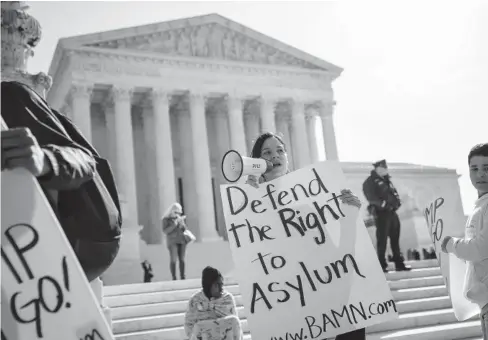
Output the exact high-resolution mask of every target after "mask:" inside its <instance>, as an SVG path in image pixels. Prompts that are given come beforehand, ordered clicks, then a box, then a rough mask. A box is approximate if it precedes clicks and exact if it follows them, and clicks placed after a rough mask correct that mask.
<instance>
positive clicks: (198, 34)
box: [47, 14, 462, 284]
mask: <svg viewBox="0 0 488 340" xmlns="http://www.w3.org/2000/svg"><path fill="white" fill-rule="evenodd" d="M341 72H342V69H341V68H340V67H338V66H335V65H333V64H331V63H329V62H326V61H324V60H321V59H318V58H316V57H314V56H311V55H309V54H307V53H304V52H302V51H300V50H298V49H296V48H293V47H291V46H288V45H286V44H284V43H282V42H279V41H277V40H274V39H272V38H270V37H267V36H265V35H263V34H261V33H259V32H256V31H254V30H252V29H249V28H247V27H244V26H242V25H240V24H238V23H236V22H233V21H231V20H229V19H227V18H224V17H222V16H220V15H217V14H210V15H204V16H199V17H192V18H187V19H180V20H174V21H168V22H163V23H157V24H150V25H145V26H139V27H133V28H125V29H118V30H113V31H107V32H99V33H94V34H88V35H82V36H76V37H70V38H65V39H61V40H60V41H59V43H58V46H57V48H56V51H55V54H54V57H53V61H52V63H51V67H50V70H49V74H50V75H51V76H52V77H53V86H52V88H51V90H50V91H49V93H48V95H47V99H48V101H49V103H50V104H51V105H52V106H53V107H55V108H57V109H59V110H60V111H61V112H63V113H64V114H66V115H67V116H69V117H70V118H71V119H72V120H73V121H74V122H75V123H76V125H77V126H78V127H79V128H80V129H81V130H82V132H83V133H84V135H85V136H86V138H87V139H89V140H90V141H91V142H92V143H93V145H94V146H95V147H96V148H97V150H98V151H99V152H100V154H101V155H102V157H105V158H107V159H108V160H109V161H110V163H111V164H112V166H113V168H114V173H115V176H116V180H117V184H118V188H119V191H120V194H121V201H122V208H123V216H124V225H123V243H122V249H121V252H120V254H119V257H118V258H117V262H116V264H115V265H114V266H113V268H112V269H111V270H109V272H108V273H107V274H106V275H104V281H105V283H106V284H116V283H131V282H142V269H141V267H140V262H141V261H142V260H144V259H147V260H149V261H150V262H151V263H152V265H153V268H154V270H155V279H156V280H164V279H168V278H169V269H168V254H167V250H166V247H165V245H164V237H163V234H162V230H161V216H162V215H163V214H164V212H165V211H166V210H167V208H168V207H169V206H170V205H171V204H172V203H173V202H175V201H178V202H180V203H181V204H182V205H183V207H184V212H185V214H186V215H187V222H188V227H189V228H190V229H191V230H192V231H193V232H194V234H195V235H196V236H197V242H196V243H195V244H192V245H190V246H189V248H188V254H187V261H186V262H187V268H188V269H187V271H188V277H189V278H191V277H198V276H199V275H200V272H201V269H202V266H205V265H208V264H213V265H216V266H218V267H219V268H220V269H221V270H223V271H224V272H225V271H230V270H232V261H231V258H230V250H229V247H228V243H227V242H226V241H225V239H226V234H225V226H224V220H223V214H222V207H221V200H220V190H219V185H220V184H222V183H224V179H223V176H222V174H221V170H220V164H221V159H222V156H223V154H224V153H225V152H226V151H228V150H229V149H235V150H237V151H239V152H240V153H242V154H244V155H247V154H249V153H250V151H251V146H252V144H253V141H254V139H255V138H256V137H257V136H258V135H259V134H260V133H261V132H264V131H275V132H278V133H281V134H282V135H283V137H284V139H285V142H286V143H287V145H288V153H289V157H290V163H291V166H292V168H295V169H297V168H300V167H302V166H304V165H308V164H310V163H312V162H317V161H318V160H319V159H318V152H317V135H316V131H322V135H323V136H322V137H321V138H319V139H320V140H323V141H324V147H325V153H326V157H327V159H329V160H338V152H337V145H336V139H335V133H334V124H333V112H334V105H335V101H334V94H333V89H332V82H333V81H334V80H335V79H336V78H337V77H339V75H340V74H341ZM316 124H319V125H320V126H321V127H322V128H321V129H317V128H316ZM372 161H375V160H372ZM390 168H391V169H392V172H393V173H394V172H395V171H396V172H397V175H395V174H394V175H393V176H396V177H395V184H397V186H398V187H400V191H401V190H402V188H403V189H404V190H403V191H404V192H405V193H406V195H409V197H410V198H412V199H413V201H415V196H416V193H418V192H421V191H422V190H424V191H425V190H426V187H428V186H430V187H433V186H435V185H445V183H449V184H448V185H451V186H453V189H455V194H456V192H457V195H459V185H458V184H457V175H456V173H455V171H453V170H448V169H439V168H434V167H419V166H413V165H409V164H397V165H394V164H393V165H391V166H390ZM370 170H371V166H370V164H360V163H344V171H345V172H346V174H347V176H348V179H351V186H350V187H351V189H353V190H354V191H355V192H356V193H357V194H358V195H359V196H361V197H362V190H361V184H362V181H364V179H365V178H366V176H367V175H368V173H369V171H370ZM402 176H403V177H402ZM401 178H403V180H402V179H401ZM422 178H423V179H422ZM442 181H444V182H445V183H444V182H442ZM441 182H442V183H441ZM402 183H403V184H402ZM443 183H444V184H443ZM456 188H457V189H456ZM419 190H420V191H419ZM429 190H430V189H429ZM432 190H434V189H432ZM401 194H402V192H401ZM459 202H460V201H459ZM460 209H461V210H462V206H461V205H460ZM411 210H412V211H415V209H411ZM414 215H415V214H414ZM417 217H418V216H417ZM413 220H414V219H413ZM402 222H403V223H404V224H405V223H407V224H408V223H409V222H408V221H407V219H405V221H403V220H402ZM412 223H413V224H412V225H413V226H414V227H412V230H413V229H415V228H417V229H418V228H421V227H415V223H416V222H415V221H414V222H412ZM417 223H422V222H418V221H417ZM404 228H405V226H404Z"/></svg>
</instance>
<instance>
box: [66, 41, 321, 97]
mask: <svg viewBox="0 0 488 340" xmlns="http://www.w3.org/2000/svg"><path fill="white" fill-rule="evenodd" d="M84 49H85V48H84ZM84 49H81V50H80V49H78V50H76V51H74V52H73V54H74V55H72V57H71V58H70V60H71V64H72V67H71V68H72V70H73V71H75V72H81V73H84V72H86V73H95V74H100V73H101V74H106V75H112V76H125V77H141V76H142V77H148V78H159V79H160V78H166V77H168V76H171V75H173V76H174V75H175V74H177V75H178V76H179V77H185V78H188V77H191V78H194V77H197V78H199V79H207V80H208V81H216V76H217V77H218V81H233V82H235V81H236V80H238V81H239V82H245V81H246V79H247V81H248V82H249V84H254V83H256V82H264V83H265V82H272V83H274V84H277V85H278V86H280V87H289V88H304V89H314V88H319V89H322V90H328V89H331V76H330V75H329V74H327V72H326V71H310V70H306V69H297V68H287V67H272V66H269V65H251V64H249V65H246V64H238V63H230V62H222V61H218V62H217V61H213V62H210V61H203V60H194V59H191V58H186V59H176V58H171V57H166V56H164V57H162V56H157V57H156V56H133V55H122V54H113V52H114V51H107V52H105V51H104V52H103V53H102V52H100V51H85V50H84ZM119 53H120V52H119ZM233 78H234V79H233ZM236 78H238V79H236Z"/></svg>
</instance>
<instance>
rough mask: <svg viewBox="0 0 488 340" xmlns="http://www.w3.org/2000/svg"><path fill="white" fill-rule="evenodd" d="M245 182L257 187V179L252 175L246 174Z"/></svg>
mask: <svg viewBox="0 0 488 340" xmlns="http://www.w3.org/2000/svg"><path fill="white" fill-rule="evenodd" d="M246 184H249V185H252V186H253V187H255V188H256V189H258V188H259V179H258V178H257V177H256V176H254V175H249V176H247V181H246Z"/></svg>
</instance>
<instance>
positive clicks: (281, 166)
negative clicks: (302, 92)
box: [246, 132, 366, 340]
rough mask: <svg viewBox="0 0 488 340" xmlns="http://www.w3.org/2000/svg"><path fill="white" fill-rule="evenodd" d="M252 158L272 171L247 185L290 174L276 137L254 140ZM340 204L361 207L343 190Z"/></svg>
mask: <svg viewBox="0 0 488 340" xmlns="http://www.w3.org/2000/svg"><path fill="white" fill-rule="evenodd" d="M251 157H252V158H262V159H265V160H267V161H269V162H271V163H273V169H272V170H271V171H268V172H266V173H264V174H263V175H261V176H260V177H259V179H258V178H256V176H252V175H250V176H249V177H248V179H247V182H246V183H247V184H250V185H252V186H254V187H256V188H258V187H259V184H261V183H264V182H269V181H272V180H274V179H276V178H278V177H281V176H284V175H286V174H288V173H289V172H290V170H289V169H288V155H287V153H286V144H285V143H284V142H283V140H282V139H281V137H279V136H278V135H276V134H274V133H271V132H266V133H263V134H262V135H261V136H259V137H258V138H257V139H256V142H254V146H253V148H252V151H251ZM339 198H340V199H341V201H342V203H344V204H350V205H352V206H355V207H357V208H358V209H359V208H360V207H361V201H360V200H359V198H358V197H357V196H356V195H354V194H353V193H352V192H351V191H350V190H347V189H344V190H342V191H341V196H339ZM365 339H366V332H365V329H364V328H361V329H357V330H355V331H352V332H349V333H345V334H341V335H338V336H337V337H336V340H365Z"/></svg>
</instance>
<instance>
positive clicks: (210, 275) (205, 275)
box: [202, 266, 224, 299]
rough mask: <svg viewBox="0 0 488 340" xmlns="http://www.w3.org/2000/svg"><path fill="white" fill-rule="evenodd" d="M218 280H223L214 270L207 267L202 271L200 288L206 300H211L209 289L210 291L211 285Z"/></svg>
mask: <svg viewBox="0 0 488 340" xmlns="http://www.w3.org/2000/svg"><path fill="white" fill-rule="evenodd" d="M218 279H222V280H224V278H223V276H222V274H221V273H220V272H219V271H218V270H217V269H215V268H213V267H210V266H207V267H205V269H203V271H202V288H203V294H205V296H206V297H207V298H209V299H210V298H211V297H212V295H211V294H210V289H212V285H213V284H214V283H215V282H217V280H218Z"/></svg>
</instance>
